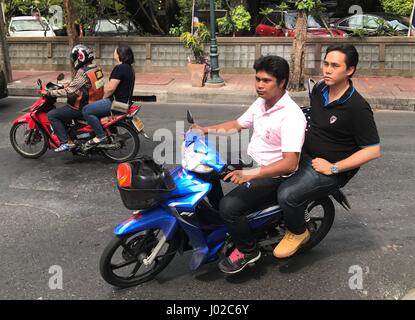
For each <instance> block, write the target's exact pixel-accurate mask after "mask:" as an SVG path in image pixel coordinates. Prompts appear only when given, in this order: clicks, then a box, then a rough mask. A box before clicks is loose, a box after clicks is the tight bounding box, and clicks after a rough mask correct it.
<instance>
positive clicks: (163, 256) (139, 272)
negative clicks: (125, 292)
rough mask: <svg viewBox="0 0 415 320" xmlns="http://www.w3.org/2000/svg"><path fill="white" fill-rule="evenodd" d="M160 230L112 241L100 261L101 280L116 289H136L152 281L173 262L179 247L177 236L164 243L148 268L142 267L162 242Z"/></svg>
mask: <svg viewBox="0 0 415 320" xmlns="http://www.w3.org/2000/svg"><path fill="white" fill-rule="evenodd" d="M162 234H163V233H162V232H161V230H160V229H154V230H145V231H140V232H139V233H135V234H130V235H125V236H121V237H115V238H114V239H112V241H111V242H110V243H109V244H108V245H107V247H106V248H105V250H104V252H103V254H102V256H101V260H100V272H101V276H102V277H103V278H104V280H105V281H106V282H108V283H109V284H112V285H114V286H116V287H120V288H126V287H131V286H136V285H139V284H141V283H144V282H146V281H149V280H151V279H153V278H154V277H155V276H156V275H157V274H158V273H159V272H161V271H162V270H163V269H164V268H165V267H167V265H168V264H169V263H170V261H171V260H172V259H173V257H174V255H175V253H176V250H177V248H178V246H179V243H180V240H179V233H178V232H176V235H175V236H174V237H173V238H172V239H171V240H170V241H166V242H165V243H164V245H163V246H162V247H161V250H160V251H159V253H158V254H157V256H156V257H155V259H154V261H153V262H152V263H151V264H150V265H145V264H144V259H146V258H148V257H149V256H150V255H151V253H152V252H153V250H154V248H155V247H156V246H157V244H158V243H159V241H160V240H161V238H162Z"/></svg>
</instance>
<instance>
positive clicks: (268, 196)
mask: <svg viewBox="0 0 415 320" xmlns="http://www.w3.org/2000/svg"><path fill="white" fill-rule="evenodd" d="M283 181H284V179H283V178H264V179H257V180H252V181H251V182H250V183H249V187H248V185H247V184H242V185H239V186H237V187H236V188H235V189H233V190H232V191H231V192H229V193H228V194H227V195H226V196H225V197H223V198H222V200H221V201H220V202H219V212H220V215H221V218H222V220H223V221H224V222H225V224H226V225H227V227H228V231H229V234H230V235H231V237H232V239H233V241H234V244H235V246H236V247H237V248H238V250H239V251H240V252H243V253H250V252H253V251H255V250H257V243H256V240H255V237H254V236H253V234H252V231H251V229H250V227H249V225H248V221H247V219H246V216H247V215H248V214H249V213H251V212H253V211H255V210H258V208H260V207H261V206H263V205H265V204H266V203H268V202H271V201H273V200H274V201H275V198H276V194H277V191H278V187H279V186H280V185H281V183H282V182H283Z"/></svg>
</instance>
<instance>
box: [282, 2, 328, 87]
mask: <svg viewBox="0 0 415 320" xmlns="http://www.w3.org/2000/svg"><path fill="white" fill-rule="evenodd" d="M294 6H295V8H296V9H297V11H298V12H297V21H296V24H295V38H294V42H293V49H292V52H291V72H290V73H291V75H290V79H291V80H290V83H289V84H288V89H289V90H292V91H304V90H305V88H304V65H305V48H306V41H307V16H308V14H309V13H310V12H314V11H318V10H321V8H322V3H321V1H320V0H297V1H294Z"/></svg>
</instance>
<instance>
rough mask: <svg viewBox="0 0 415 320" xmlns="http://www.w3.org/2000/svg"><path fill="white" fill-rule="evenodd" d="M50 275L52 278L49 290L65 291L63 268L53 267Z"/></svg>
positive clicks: (50, 269)
mask: <svg viewBox="0 0 415 320" xmlns="http://www.w3.org/2000/svg"><path fill="white" fill-rule="evenodd" d="M49 273H50V274H52V276H51V277H50V278H49V282H48V285H49V289H50V290H57V289H59V290H63V270H62V267H61V266H58V265H53V266H50V268H49Z"/></svg>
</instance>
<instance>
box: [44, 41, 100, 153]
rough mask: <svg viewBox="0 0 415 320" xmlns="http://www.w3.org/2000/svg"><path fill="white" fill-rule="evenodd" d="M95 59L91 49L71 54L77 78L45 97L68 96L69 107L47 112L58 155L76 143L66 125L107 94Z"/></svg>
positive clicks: (80, 116) (86, 48) (80, 46)
mask: <svg viewBox="0 0 415 320" xmlns="http://www.w3.org/2000/svg"><path fill="white" fill-rule="evenodd" d="M94 58H95V55H94V52H93V51H92V50H91V48H89V47H87V46H85V45H82V44H78V45H76V46H75V47H74V48H73V49H72V51H71V54H70V59H71V64H72V66H73V68H74V70H75V76H74V77H73V79H72V81H71V82H70V83H69V84H68V86H67V87H65V88H64V89H59V90H51V91H48V92H46V93H45V94H47V95H50V96H53V97H65V96H66V97H67V103H68V105H66V106H64V107H62V108H58V109H54V110H52V111H50V112H49V113H48V118H49V121H50V123H51V125H52V128H53V130H54V131H55V133H56V135H57V136H58V139H59V141H60V143H61V144H60V146H59V148H57V149H55V151H56V152H61V151H68V150H70V149H72V148H73V147H74V146H75V144H74V143H73V142H72V141H71V140H70V138H69V136H68V133H67V132H66V129H65V124H64V123H65V122H67V121H70V120H72V119H78V118H82V107H83V106H85V105H87V104H88V103H91V102H94V101H97V100H100V99H102V97H103V95H104V76H103V73H102V70H101V68H99V67H97V65H95V64H94V63H93V60H94Z"/></svg>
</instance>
